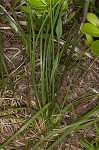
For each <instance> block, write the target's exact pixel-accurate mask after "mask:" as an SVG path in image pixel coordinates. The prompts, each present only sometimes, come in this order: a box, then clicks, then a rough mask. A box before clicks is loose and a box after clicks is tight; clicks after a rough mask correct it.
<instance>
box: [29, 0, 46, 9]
mask: <svg viewBox="0 0 99 150" xmlns="http://www.w3.org/2000/svg"><path fill="white" fill-rule="evenodd" d="M29 4H30V6H32V7H34V8H36V9H37V8H41V9H44V8H45V7H46V5H45V4H44V3H43V2H42V1H41V0H35V1H34V0H29Z"/></svg>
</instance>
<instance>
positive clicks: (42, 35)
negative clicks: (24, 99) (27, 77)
mask: <svg viewBox="0 0 99 150" xmlns="http://www.w3.org/2000/svg"><path fill="white" fill-rule="evenodd" d="M31 2H32V1H31ZM47 2H48V1H40V4H41V3H43V5H44V7H43V6H42V7H43V8H42V7H41V6H40V7H36V5H34V4H32V3H30V1H25V5H26V6H25V7H21V10H23V11H24V12H25V13H26V19H27V20H26V23H27V32H26V33H25V32H23V31H22V29H21V26H20V24H19V22H18V21H17V19H16V17H15V15H14V19H13V18H12V17H11V16H10V15H9V14H8V12H7V11H6V10H5V8H4V7H3V6H1V5H0V8H1V9H2V11H3V12H5V14H6V16H7V18H8V21H9V23H10V24H11V26H12V27H13V28H14V29H15V30H16V32H17V33H18V34H19V35H20V37H21V40H22V42H23V44H24V47H25V50H26V51H25V52H24V53H25V55H27V57H28V58H29V61H30V63H31V72H32V84H33V91H34V93H35V97H36V107H35V112H33V113H31V114H32V117H31V118H29V119H26V121H24V125H23V126H22V127H21V128H20V129H19V130H18V131H17V132H16V133H15V134H14V135H12V137H10V138H9V139H7V140H6V141H5V142H4V143H3V144H1V146H0V148H5V147H6V146H8V145H9V144H10V142H12V141H13V140H14V139H15V138H16V137H17V136H19V135H20V134H22V132H26V129H27V130H31V128H33V129H34V130H36V132H37V133H39V135H38V136H37V139H34V138H31V139H30V141H28V142H27V146H26V147H25V148H27V149H30V148H32V149H33V150H36V149H37V148H39V147H40V148H46V149H48V150H52V149H53V148H54V147H55V146H57V145H58V143H60V142H61V141H62V140H63V139H64V138H65V137H66V136H68V135H69V134H70V133H71V132H73V131H78V130H80V129H82V128H85V127H87V126H88V125H92V124H94V123H97V122H99V118H96V119H93V118H92V116H93V115H94V114H96V113H97V112H98V110H99V106H97V107H95V108H94V109H92V110H90V111H89V112H88V113H86V114H85V115H83V116H82V117H80V118H79V119H76V120H72V121H70V123H69V124H68V125H64V126H61V120H62V116H63V114H64V113H66V112H68V111H70V110H71V109H72V108H74V107H75V106H76V105H77V104H79V103H81V101H82V102H85V101H87V100H90V99H91V98H96V97H98V96H99V94H94V93H93V94H92V95H87V96H85V97H84V96H81V97H79V98H75V99H74V100H73V101H72V102H70V103H69V104H67V105H66V100H67V99H68V95H69V92H70V88H71V83H72V79H71V83H70V84H69V86H68V88H67V92H66V94H65V97H64V98H63V100H61V102H59V101H58V100H59V99H58V97H59V95H60V91H61V87H62V85H63V81H64V79H65V76H66V75H67V73H68V70H70V69H71V68H72V66H73V64H75V63H76V61H77V60H78V61H79V60H80V59H81V55H77V59H76V61H74V62H72V57H73V54H74V51H75V46H76V44H77V43H78V42H79V40H80V38H81V32H80V26H79V30H78V33H77V36H76V37H73V36H72V33H73V30H74V29H75V27H76V25H77V21H76V20H75V19H73V24H72V25H71V29H70V31H69V32H68V36H67V38H66V40H65V41H64V44H63V45H61V37H62V32H63V27H62V26H63V24H62V17H63V14H64V4H66V6H67V5H68V1H62V0H58V1H55V3H54V4H53V1H51V0H50V1H49V2H48V3H47ZM45 3H47V4H48V7H46V8H47V9H45ZM86 3H87V4H86V5H85V12H84V17H83V23H84V21H85V18H86V13H87V11H88V5H89V3H88V1H86ZM38 4H39V3H38ZM38 4H37V6H38ZM11 11H12V12H13V9H12V10H11ZM65 11H67V12H68V7H65ZM13 13H14V12H13ZM35 18H36V19H35ZM71 19H72V18H71ZM71 19H70V21H71ZM39 23H40V25H39ZM36 25H37V26H36ZM55 46H56V47H55ZM70 46H71V47H72V48H71V49H70V52H69V53H68V55H67V56H66V58H65V61H64V63H63V70H62V72H61V74H60V64H61V60H62V57H63V55H64V54H65V53H66V52H67V51H68V49H69V48H70ZM37 50H38V57H39V67H38V69H39V72H40V77H39V78H38V80H37V68H36V62H37ZM82 55H83V54H82ZM0 57H1V56H0ZM73 77H74V75H73ZM29 107H30V110H31V112H32V109H33V108H32V107H31V106H29ZM15 110H16V109H15ZM31 145H32V146H31Z"/></svg>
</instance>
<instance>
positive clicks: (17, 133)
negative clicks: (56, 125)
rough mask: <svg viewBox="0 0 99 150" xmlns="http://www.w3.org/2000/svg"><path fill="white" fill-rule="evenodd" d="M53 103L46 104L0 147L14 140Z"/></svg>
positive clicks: (0, 147)
mask: <svg viewBox="0 0 99 150" xmlns="http://www.w3.org/2000/svg"><path fill="white" fill-rule="evenodd" d="M50 104H51V103H48V104H46V105H45V106H44V107H43V108H42V109H41V110H39V111H38V112H37V113H36V114H35V115H34V116H33V117H32V118H31V119H30V120H29V121H28V122H26V123H25V124H24V125H23V126H22V127H21V128H20V129H19V130H18V131H17V132H16V133H15V134H14V135H12V137H10V138H9V139H8V140H7V141H6V142H5V143H4V144H2V145H1V146H0V149H2V148H5V147H6V146H7V145H8V144H9V143H10V142H11V141H13V140H14V139H15V138H16V137H17V136H18V135H19V134H20V133H22V132H23V131H24V130H25V129H26V128H27V127H28V126H29V125H30V124H31V123H32V122H33V121H34V120H35V119H36V118H37V117H38V116H39V115H41V114H42V113H43V112H44V111H45V110H46V109H47V108H48V107H49V106H50Z"/></svg>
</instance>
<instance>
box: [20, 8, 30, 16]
mask: <svg viewBox="0 0 99 150" xmlns="http://www.w3.org/2000/svg"><path fill="white" fill-rule="evenodd" d="M21 11H22V12H24V13H27V14H28V13H29V10H28V7H27V6H21Z"/></svg>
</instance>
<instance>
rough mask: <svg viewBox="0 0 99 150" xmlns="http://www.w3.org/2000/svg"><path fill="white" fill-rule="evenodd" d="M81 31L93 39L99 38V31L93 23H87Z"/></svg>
mask: <svg viewBox="0 0 99 150" xmlns="http://www.w3.org/2000/svg"><path fill="white" fill-rule="evenodd" d="M81 31H82V32H83V33H84V34H89V35H91V36H93V37H99V29H98V28H97V27H96V26H95V25H93V24H91V23H85V24H84V25H83V27H82V29H81Z"/></svg>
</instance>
